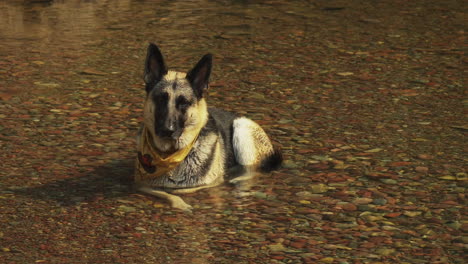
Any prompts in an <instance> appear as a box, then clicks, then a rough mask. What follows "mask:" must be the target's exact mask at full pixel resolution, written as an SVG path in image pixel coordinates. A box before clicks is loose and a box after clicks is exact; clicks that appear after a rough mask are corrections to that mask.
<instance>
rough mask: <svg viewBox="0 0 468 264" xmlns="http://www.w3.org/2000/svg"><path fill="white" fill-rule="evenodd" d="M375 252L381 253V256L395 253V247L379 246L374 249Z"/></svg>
mask: <svg viewBox="0 0 468 264" xmlns="http://www.w3.org/2000/svg"><path fill="white" fill-rule="evenodd" d="M375 253H377V254H379V255H381V256H390V255H392V254H393V253H395V249H393V248H379V249H377V250H376V251H375Z"/></svg>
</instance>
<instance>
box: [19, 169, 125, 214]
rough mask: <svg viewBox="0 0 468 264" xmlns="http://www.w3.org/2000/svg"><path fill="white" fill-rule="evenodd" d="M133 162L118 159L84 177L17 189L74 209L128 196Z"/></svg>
mask: <svg viewBox="0 0 468 264" xmlns="http://www.w3.org/2000/svg"><path fill="white" fill-rule="evenodd" d="M133 169H134V165H133V160H117V161H113V162H110V163H108V164H105V165H103V166H100V167H97V168H95V169H94V170H93V171H91V172H89V173H88V174H87V175H85V176H81V177H72V178H67V179H63V180H57V181H53V182H49V183H46V184H43V185H40V186H35V187H26V188H20V189H15V190H14V192H15V193H17V194H20V195H25V196H30V197H32V198H34V199H41V200H53V201H56V202H57V203H59V204H60V205H65V206H71V205H76V204H79V203H82V202H89V201H95V200H99V199H106V198H114V197H122V196H127V195H129V194H131V193H133V191H132V179H131V175H132V173H133Z"/></svg>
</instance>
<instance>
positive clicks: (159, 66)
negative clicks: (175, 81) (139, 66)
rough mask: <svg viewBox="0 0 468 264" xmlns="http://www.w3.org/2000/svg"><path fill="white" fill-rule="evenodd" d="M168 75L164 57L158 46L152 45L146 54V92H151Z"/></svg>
mask: <svg viewBox="0 0 468 264" xmlns="http://www.w3.org/2000/svg"><path fill="white" fill-rule="evenodd" d="M166 73H167V67H166V64H165V63H164V59H163V55H162V53H161V51H160V50H159V48H158V46H156V45H155V44H153V43H150V44H149V46H148V51H147V53H146V61H145V76H144V80H145V83H146V92H148V93H149V92H150V91H151V89H152V88H153V86H154V85H155V84H156V83H157V82H159V81H160V80H161V79H162V77H163V76H164V75H165V74H166Z"/></svg>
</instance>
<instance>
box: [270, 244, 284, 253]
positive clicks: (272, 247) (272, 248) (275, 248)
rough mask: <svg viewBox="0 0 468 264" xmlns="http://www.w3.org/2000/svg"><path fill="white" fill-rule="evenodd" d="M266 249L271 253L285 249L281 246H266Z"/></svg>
mask: <svg viewBox="0 0 468 264" xmlns="http://www.w3.org/2000/svg"><path fill="white" fill-rule="evenodd" d="M268 248H269V249H270V250H271V251H273V252H278V251H285V250H286V248H285V247H284V246H283V244H273V245H268Z"/></svg>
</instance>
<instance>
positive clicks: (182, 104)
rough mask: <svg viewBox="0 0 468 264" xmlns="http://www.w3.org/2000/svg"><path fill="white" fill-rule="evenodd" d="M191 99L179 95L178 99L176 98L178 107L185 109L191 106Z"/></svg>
mask: <svg viewBox="0 0 468 264" xmlns="http://www.w3.org/2000/svg"><path fill="white" fill-rule="evenodd" d="M190 104H191V103H190V101H189V100H187V98H185V97H183V96H179V97H177V100H176V107H177V108H179V109H185V108H188V107H189V106H190Z"/></svg>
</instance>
